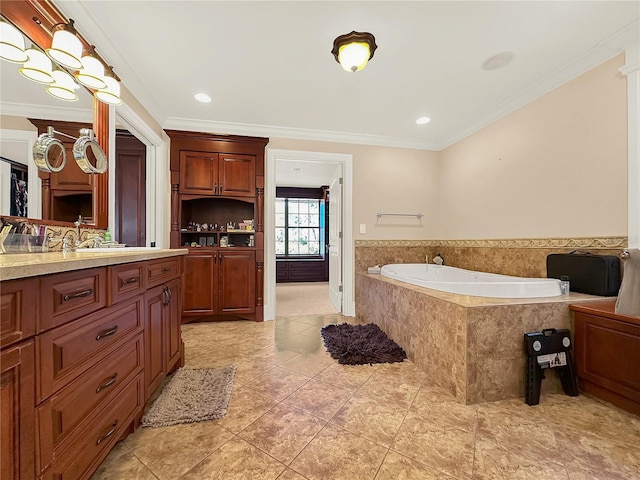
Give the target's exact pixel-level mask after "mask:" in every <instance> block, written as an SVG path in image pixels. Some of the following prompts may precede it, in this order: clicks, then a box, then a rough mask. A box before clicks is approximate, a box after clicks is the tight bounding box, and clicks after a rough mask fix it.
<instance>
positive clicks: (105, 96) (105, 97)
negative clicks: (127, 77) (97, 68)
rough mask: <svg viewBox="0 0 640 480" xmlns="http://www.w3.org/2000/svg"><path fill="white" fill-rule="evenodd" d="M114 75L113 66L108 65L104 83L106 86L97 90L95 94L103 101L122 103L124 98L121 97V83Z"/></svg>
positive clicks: (111, 103) (113, 103) (115, 103)
mask: <svg viewBox="0 0 640 480" xmlns="http://www.w3.org/2000/svg"><path fill="white" fill-rule="evenodd" d="M113 75H115V74H114V73H113V68H112V67H111V66H109V67H107V73H106V74H105V76H104V83H105V84H106V88H101V89H100V90H97V91H96V92H95V93H94V94H93V95H94V96H95V97H96V98H97V99H98V100H100V101H101V102H104V103H108V104H109V105H120V104H122V99H121V98H120V84H119V83H118V80H116V79H115V78H114V77H113Z"/></svg>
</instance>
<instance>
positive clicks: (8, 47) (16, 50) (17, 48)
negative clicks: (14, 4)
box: [0, 21, 29, 63]
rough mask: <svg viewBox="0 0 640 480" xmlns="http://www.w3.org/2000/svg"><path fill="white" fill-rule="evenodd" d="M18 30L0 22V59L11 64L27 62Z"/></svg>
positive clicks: (27, 58)
mask: <svg viewBox="0 0 640 480" xmlns="http://www.w3.org/2000/svg"><path fill="white" fill-rule="evenodd" d="M24 50H25V46H24V37H23V36H22V33H21V32H20V30H18V29H17V28H16V27H14V26H13V25H11V24H10V23H7V22H5V21H1V22H0V58H2V59H4V60H8V61H9V62H13V63H24V62H26V61H27V60H29V57H28V56H27V54H26V52H25V51H24Z"/></svg>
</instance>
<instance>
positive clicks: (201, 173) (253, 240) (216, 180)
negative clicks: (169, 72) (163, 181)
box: [166, 130, 268, 321]
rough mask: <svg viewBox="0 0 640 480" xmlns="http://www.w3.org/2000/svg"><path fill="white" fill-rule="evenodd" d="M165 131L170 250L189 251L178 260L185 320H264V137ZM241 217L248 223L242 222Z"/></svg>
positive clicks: (266, 140) (265, 140)
mask: <svg viewBox="0 0 640 480" xmlns="http://www.w3.org/2000/svg"><path fill="white" fill-rule="evenodd" d="M166 132H167V134H168V135H169V137H170V138H171V205H172V210H171V211H172V213H171V247H172V248H178V247H187V248H189V250H190V251H189V254H188V255H187V256H186V257H185V260H184V262H185V264H184V266H185V273H184V277H183V278H184V281H183V286H182V305H183V310H182V317H183V321H191V320H195V319H200V320H207V319H214V320H215V319H222V318H224V319H229V318H233V317H236V318H243V319H251V320H256V321H262V319H263V316H264V313H263V308H264V305H263V285H264V278H263V276H264V231H263V215H264V148H265V146H266V144H267V142H268V139H266V138H257V137H240V136H234V135H213V134H206V133H195V132H182V131H175V130H167V131H166ZM247 220H251V221H252V223H253V225H251V227H250V228H245V226H244V225H245V223H246V221H247ZM241 223H242V224H243V228H239V227H240V224H241ZM196 225H197V226H196Z"/></svg>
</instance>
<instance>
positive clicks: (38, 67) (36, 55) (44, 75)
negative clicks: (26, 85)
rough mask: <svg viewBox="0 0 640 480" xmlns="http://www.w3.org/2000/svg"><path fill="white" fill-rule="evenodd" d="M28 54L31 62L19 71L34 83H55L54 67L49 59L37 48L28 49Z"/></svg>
mask: <svg viewBox="0 0 640 480" xmlns="http://www.w3.org/2000/svg"><path fill="white" fill-rule="evenodd" d="M26 53H27V56H28V57H29V60H27V61H26V62H25V64H24V65H23V66H22V68H20V69H18V71H19V72H20V73H21V74H22V75H24V76H25V77H27V78H28V79H29V80H33V81H34V82H38V83H53V81H54V78H53V72H52V70H53V66H52V65H51V60H49V57H47V56H46V55H45V54H44V53H42V52H41V51H40V50H38V49H37V48H35V47H31V48H29V49H27V52H26Z"/></svg>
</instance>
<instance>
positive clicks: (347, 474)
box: [291, 424, 387, 480]
mask: <svg viewBox="0 0 640 480" xmlns="http://www.w3.org/2000/svg"><path fill="white" fill-rule="evenodd" d="M386 452H387V450H386V449H385V448H383V447H381V446H379V445H376V444H375V443H373V442H370V441H369V440H366V439H364V438H361V437H358V436H357V435H354V434H352V433H349V432H347V431H346V430H343V429H341V428H340V427H337V426H335V425H331V424H329V425H327V426H326V427H325V428H324V429H323V430H322V431H321V432H320V433H318V435H317V436H316V438H314V439H313V440H312V441H311V443H310V444H309V445H307V447H306V448H305V449H304V450H303V451H302V453H300V455H298V456H297V457H296V459H295V460H294V461H293V462H292V463H291V468H293V469H294V470H295V471H296V472H299V473H301V474H302V475H304V476H305V477H307V478H308V479H309V480H369V479H372V478H373V477H374V475H375V473H376V471H377V470H378V467H379V466H380V464H381V463H382V460H383V459H384V456H385V453H386Z"/></svg>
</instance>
